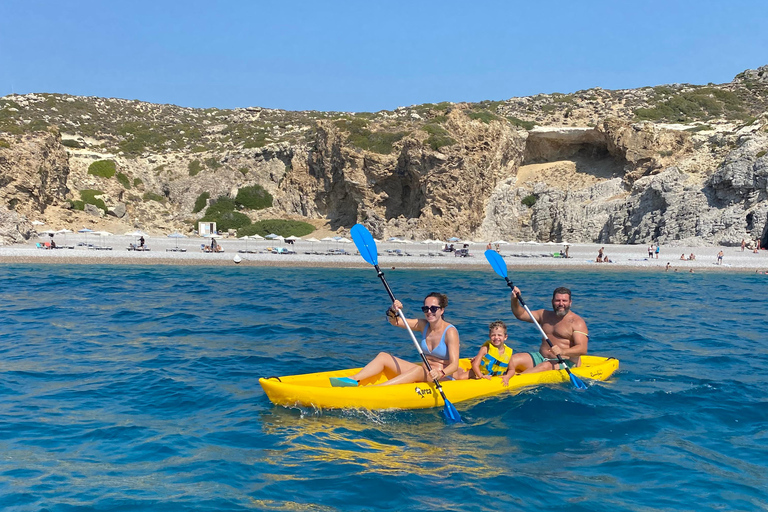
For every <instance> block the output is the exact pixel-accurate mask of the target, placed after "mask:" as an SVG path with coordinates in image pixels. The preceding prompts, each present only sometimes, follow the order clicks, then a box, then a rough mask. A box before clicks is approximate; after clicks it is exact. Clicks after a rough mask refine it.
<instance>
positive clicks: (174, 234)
mask: <svg viewBox="0 0 768 512" xmlns="http://www.w3.org/2000/svg"><path fill="white" fill-rule="evenodd" d="M168 238H173V239H174V241H175V242H176V248H177V249H178V248H179V238H187V235H185V234H183V233H179V232H178V231H176V232H173V233H170V234H169V235H168Z"/></svg>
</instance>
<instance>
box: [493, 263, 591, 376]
mask: <svg viewBox="0 0 768 512" xmlns="http://www.w3.org/2000/svg"><path fill="white" fill-rule="evenodd" d="M485 259H487V260H488V263H490V264H491V267H492V268H493V270H495V271H496V273H497V274H499V275H500V276H501V277H503V278H504V280H506V281H507V286H509V288H510V289H514V287H515V285H514V284H512V281H510V280H509V278H508V277H507V264H506V263H505V262H504V259H503V258H502V257H501V255H500V254H499V253H497V252H496V251H492V250H490V249H488V250H487V251H485ZM517 300H519V301H520V305H521V306H523V307H524V308H525V312H526V313H528V316H529V317H530V318H531V321H533V323H534V325H536V327H538V328H539V332H541V335H542V336H544V339H545V340H547V343H548V344H549V346H550V347H551V346H552V342H551V341H549V336H547V334H546V333H545V332H544V329H542V328H541V326H540V325H539V322H537V321H536V319H535V318H534V317H533V315H532V314H531V310H530V309H528V306H527V305H526V304H525V301H523V298H522V297H521V296H520V295H518V296H517ZM557 360H558V362H559V363H560V364H562V365H563V367H564V368H565V371H566V372H568V377H570V378H571V382H572V383H573V385H574V386H576V387H577V388H578V389H587V386H586V384H584V382H583V381H582V380H581V379H580V378H578V377H577V376H575V375H574V374H572V373H571V370H570V368H568V367H567V366H566V365H565V361H563V358H562V357H560V354H557Z"/></svg>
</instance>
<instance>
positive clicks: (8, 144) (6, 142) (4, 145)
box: [0, 139, 11, 148]
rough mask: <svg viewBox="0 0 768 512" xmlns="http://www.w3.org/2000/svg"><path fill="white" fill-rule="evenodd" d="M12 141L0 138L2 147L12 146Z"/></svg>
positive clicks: (0, 146)
mask: <svg viewBox="0 0 768 512" xmlns="http://www.w3.org/2000/svg"><path fill="white" fill-rule="evenodd" d="M10 147H11V143H10V142H8V141H7V140H5V139H0V148H10Z"/></svg>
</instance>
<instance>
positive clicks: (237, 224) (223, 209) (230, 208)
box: [195, 192, 251, 230]
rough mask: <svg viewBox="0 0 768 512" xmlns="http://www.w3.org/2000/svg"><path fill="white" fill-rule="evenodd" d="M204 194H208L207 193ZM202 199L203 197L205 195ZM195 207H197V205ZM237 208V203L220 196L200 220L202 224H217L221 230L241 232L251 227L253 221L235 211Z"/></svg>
mask: <svg viewBox="0 0 768 512" xmlns="http://www.w3.org/2000/svg"><path fill="white" fill-rule="evenodd" d="M204 194H207V192H205V193H204ZM200 197H203V194H201V195H200ZM200 197H198V200H200ZM195 206H196V207H197V204H196V205H195ZM236 208H237V205H236V204H235V201H233V200H232V199H230V198H229V197H227V196H219V197H218V198H217V199H216V200H215V201H213V202H211V204H210V205H209V206H208V209H207V210H205V215H204V216H203V218H202V219H200V222H215V223H216V227H217V228H218V229H221V230H227V229H237V230H240V229H242V228H244V227H246V226H249V225H250V224H251V219H249V218H248V216H247V215H245V214H242V213H240V212H237V211H235V209H236Z"/></svg>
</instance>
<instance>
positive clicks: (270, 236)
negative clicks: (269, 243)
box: [264, 233, 282, 240]
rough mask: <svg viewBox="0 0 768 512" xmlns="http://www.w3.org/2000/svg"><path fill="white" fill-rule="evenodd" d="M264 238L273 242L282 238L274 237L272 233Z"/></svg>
mask: <svg viewBox="0 0 768 512" xmlns="http://www.w3.org/2000/svg"><path fill="white" fill-rule="evenodd" d="M264 238H266V239H267V240H275V239H277V238H282V237H281V236H280V235H276V234H274V233H270V234H268V235H267V236H265V237H264Z"/></svg>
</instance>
